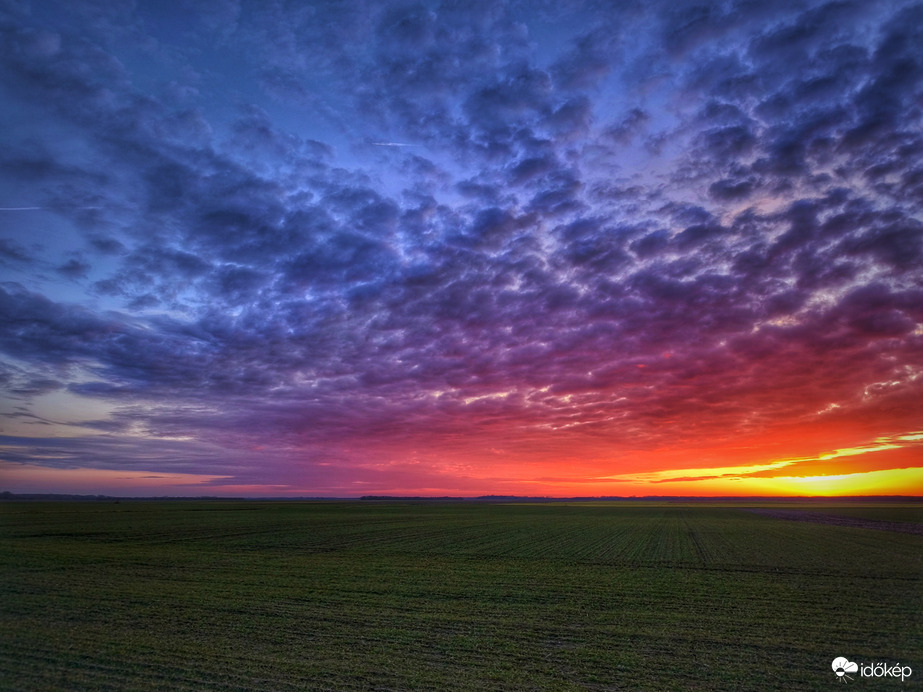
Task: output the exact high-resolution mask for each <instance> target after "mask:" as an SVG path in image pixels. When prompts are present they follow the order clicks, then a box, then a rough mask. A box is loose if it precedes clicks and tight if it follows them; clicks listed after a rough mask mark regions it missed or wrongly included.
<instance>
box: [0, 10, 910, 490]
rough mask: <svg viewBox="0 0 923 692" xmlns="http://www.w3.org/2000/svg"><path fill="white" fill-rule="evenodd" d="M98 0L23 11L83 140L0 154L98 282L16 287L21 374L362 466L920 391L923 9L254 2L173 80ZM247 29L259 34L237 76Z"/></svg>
mask: <svg viewBox="0 0 923 692" xmlns="http://www.w3.org/2000/svg"><path fill="white" fill-rule="evenodd" d="M80 7H81V8H82V9H81V11H79V12H77V15H78V16H81V17H83V20H82V21H84V22H86V23H87V27H83V26H78V27H77V28H71V29H68V27H67V26H63V25H62V26H59V25H58V24H54V23H49V24H48V26H43V24H42V21H40V20H38V19H35V20H27V19H24V18H19V19H17V20H15V21H12V20H11V21H7V22H6V23H5V24H4V25H3V31H4V35H5V38H6V40H5V43H4V48H3V50H2V55H0V59H2V66H0V69H2V74H3V75H4V81H5V82H6V84H7V86H6V87H5V88H4V93H5V94H6V95H7V96H9V97H10V98H12V99H14V102H15V103H16V104H17V105H18V107H20V108H22V109H23V113H28V114H33V115H34V117H35V118H36V119H37V122H40V123H41V125H40V128H39V130H38V131H39V132H41V133H44V132H47V133H49V136H48V137H46V138H45V139H47V140H48V141H47V142H45V141H44V140H42V139H41V138H40V137H39V136H38V135H34V136H33V137H32V138H31V139H30V140H29V141H27V142H24V143H22V142H21V143H17V146H16V147H14V148H12V149H10V151H9V152H8V153H7V154H4V156H3V159H2V161H0V176H2V179H3V180H4V181H5V182H6V183H7V184H10V185H13V184H14V183H15V185H17V186H19V187H17V188H16V189H31V190H33V191H37V192H36V193H35V194H36V195H37V196H38V198H39V199H40V200H41V201H42V203H43V204H44V203H46V202H47V203H48V204H49V206H50V207H51V208H52V209H54V211H55V213H56V214H57V216H58V217H59V218H60V220H61V222H62V223H67V224H73V226H74V227H75V228H76V229H78V230H79V231H80V232H81V233H82V234H83V236H82V240H81V243H80V245H79V247H68V248H66V249H63V248H62V249H58V248H55V250H54V251H53V252H52V251H49V252H48V253H47V257H46V258H44V260H43V261H44V262H45V264H44V265H43V266H45V267H48V268H53V269H55V270H56V271H55V272H50V273H55V274H59V275H61V277H62V278H65V279H68V280H69V284H68V285H71V286H73V285H74V284H86V285H87V286H88V291H89V295H88V297H84V298H83V299H81V298H79V297H75V299H74V301H73V304H72V303H71V302H68V301H65V300H62V299H61V298H60V297H54V298H53V297H52V293H51V292H48V293H47V294H43V292H42V290H41V289H38V288H36V287H35V285H33V284H28V288H24V287H23V285H10V284H6V285H4V287H3V290H2V293H0V325H2V330H0V349H2V350H3V352H4V353H5V354H6V355H7V356H9V357H11V358H15V359H17V362H21V363H22V364H23V367H25V368H31V370H30V372H28V373H25V374H23V375H17V378H18V379H17V380H16V382H17V384H15V386H16V388H17V389H16V391H17V392H19V394H18V395H19V396H22V397H28V396H34V397H38V396H41V395H42V394H43V393H47V392H50V391H56V390H57V389H60V388H66V389H65V391H66V393H67V394H68V395H73V396H79V397H85V398H93V399H98V400H103V401H105V402H108V403H109V404H110V405H112V406H114V407H116V409H117V410H116V412H115V413H113V414H112V417H111V418H110V419H107V420H100V421H86V420H84V421H82V422H83V424H85V425H86V426H87V427H90V428H92V429H93V430H96V431H105V432H107V433H109V434H111V435H118V434H123V433H125V431H136V432H137V431H141V432H143V433H144V434H146V435H150V436H152V437H163V438H166V437H170V436H173V437H189V438H193V439H195V440H198V441H200V442H201V443H202V444H206V443H207V444H215V445H222V444H223V445H232V446H237V447H239V448H242V449H243V448H247V449H250V448H255V447H258V446H261V445H264V446H267V447H270V448H272V449H282V448H285V449H294V448H299V447H306V446H310V445H318V446H319V448H321V447H322V448H323V450H322V451H323V452H324V453H327V454H329V455H330V457H331V458H334V457H335V458H337V459H338V460H339V461H338V463H347V462H345V461H343V459H345V458H346V457H348V456H349V455H348V454H345V453H341V452H340V451H339V448H340V446H342V445H344V444H345V443H344V442H343V441H344V440H351V441H353V442H355V443H357V444H367V445H370V446H371V445H372V442H373V441H377V442H381V443H384V442H388V443H393V444H398V443H407V444H411V443H413V444H417V443H420V444H424V442H423V441H427V442H425V444H429V445H432V446H433V448H439V449H450V448H451V440H455V441H456V442H458V440H466V442H465V443H464V444H466V445H467V444H470V442H468V441H467V440H468V439H469V438H478V436H479V435H480V436H482V437H484V436H486V437H490V436H491V435H497V436H500V435H501V434H502V435H504V436H507V437H509V438H510V439H511V440H512V441H513V444H519V443H521V444H523V445H526V444H534V439H536V438H535V436H541V435H543V434H551V432H549V431H557V432H556V433H555V434H560V435H564V436H567V437H566V439H568V440H579V439H588V440H593V441H599V444H603V443H604V442H605V441H606V440H618V441H619V442H620V443H621V442H623V441H624V443H625V444H626V445H634V446H635V447H638V448H643V447H650V446H655V445H657V444H662V443H663V441H664V440H665V439H666V438H667V437H671V438H673V437H675V438H683V439H692V438H694V437H695V436H696V435H706V434H708V435H717V436H719V437H725V436H727V437H729V436H733V435H741V434H744V433H747V432H752V431H757V430H761V429H765V428H766V427H767V426H771V425H774V424H776V423H777V422H778V421H802V420H806V419H809V418H810V417H811V416H815V415H817V412H818V411H820V410H823V409H824V408H825V407H826V406H828V405H829V404H832V403H836V404H837V405H838V406H840V407H841V408H842V409H843V410H847V409H848V410H850V411H853V412H859V413H861V415H863V416H866V417H867V418H873V419H877V420H886V419H888V418H889V417H890V418H891V419H893V420H894V421H897V422H894V425H898V424H901V422H902V421H905V420H909V419H910V418H912V417H913V415H914V414H915V412H916V410H918V409H915V408H914V407H913V406H910V408H909V410H908V411H907V412H905V413H903V414H894V411H896V410H898V408H899V407H898V404H899V402H902V401H908V400H909V394H908V393H915V392H918V390H919V388H920V384H919V382H920V381H921V380H920V378H919V377H918V376H916V375H915V374H914V373H916V372H918V370H917V369H918V368H919V367H921V364H920V362H919V357H918V356H919V348H920V339H921V337H920V334H919V333H918V332H919V330H920V327H919V324H920V323H921V321H923V315H921V314H920V310H919V308H918V307H917V306H918V305H920V304H923V300H921V297H920V296H918V295H917V294H918V292H919V266H920V264H921V258H923V225H921V223H920V221H919V218H920V202H921V196H920V194H919V190H920V188H921V184H923V183H921V181H923V176H921V174H920V168H919V163H918V162H919V154H920V153H921V137H920V135H919V127H918V125H919V120H920V112H919V98H920V84H921V81H920V61H919V58H918V57H917V56H916V54H915V53H914V47H915V46H916V45H919V43H920V41H918V40H917V39H918V38H920V37H919V36H917V33H915V32H918V29H917V27H919V26H921V25H923V22H917V21H915V20H916V19H917V18H918V17H917V15H918V13H919V8H918V7H913V6H910V5H907V6H906V7H905V6H900V7H898V6H895V7H896V8H897V9H894V10H892V9H891V8H890V6H881V8H879V9H875V8H873V7H871V5H868V4H857V5H852V4H849V3H829V4H823V3H802V4H800V5H797V6H792V7H791V8H786V9H784V10H783V9H779V8H767V7H766V6H765V5H763V4H762V3H759V4H756V3H738V4H735V5H733V6H721V7H719V6H717V5H699V6H689V5H685V4H680V5H676V6H675V7H674V6H671V7H669V8H666V7H662V6H657V7H653V8H651V9H649V10H643V9H640V8H634V9H631V11H629V10H628V9H626V10H624V11H625V12H626V14H625V15H624V16H622V15H619V16H618V17H616V15H614V14H610V12H609V10H608V9H606V8H599V9H598V10H593V9H592V8H587V9H586V12H587V14H586V15H585V17H580V18H579V19H581V21H579V22H576V24H579V28H576V29H573V28H572V29H569V30H567V31H564V30H563V29H562V31H561V32H560V35H555V36H553V38H552V39H551V40H549V39H548V38H547V37H545V36H543V35H540V34H539V30H538V29H537V28H536V24H535V22H536V20H535V17H536V16H545V15H542V14H541V13H537V14H536V15H535V16H533V15H532V14H531V13H529V12H523V13H521V14H517V10H516V9H515V7H508V6H506V5H502V4H500V5H498V4H495V3H490V4H483V5H481V4H470V5H469V4H463V5H456V4H450V3H445V4H440V3H427V4H416V5H404V4H392V3H386V4H385V5H378V4H372V5H369V6H367V7H366V6H364V5H361V4H358V3H345V4H329V3H317V4H316V5H311V4H308V5H304V4H302V5H292V6H287V5H285V4H284V3H276V4H248V3H242V4H241V5H239V6H238V5H237V4H236V3H228V4H227V6H222V7H221V8H217V7H216V9H215V12H210V11H209V12H205V11H204V10H203V14H201V15H200V17H199V19H198V20H197V21H199V22H200V23H202V25H203V26H205V27H206V28H207V35H208V36H209V37H210V38H208V39H207V40H204V39H203V41H204V43H203V46H202V47H201V50H202V54H203V55H210V56H212V57H211V58H209V59H206V58H204V57H200V56H198V54H197V53H196V51H194V50H192V49H191V47H190V46H188V45H182V44H181V45H178V46H170V45H169V40H170V39H169V37H167V36H164V37H158V41H160V42H159V43H158V42H157V41H152V42H151V43H150V44H144V46H145V47H144V49H143V50H144V51H147V53H145V54H146V55H148V56H149V57H151V59H152V60H153V61H154V62H157V61H160V64H162V65H168V66H171V65H172V66H174V67H171V68H170V69H172V70H173V72H174V73H175V74H174V73H171V74H170V77H171V79H173V82H174V87H173V88H171V89H163V88H160V87H158V88H153V87H150V88H148V87H146V86H145V85H146V84H147V83H148V82H149V81H150V79H149V77H150V75H149V74H147V73H146V72H145V71H144V70H143V69H140V68H138V67H137V63H136V62H133V61H132V60H129V59H128V58H126V57H124V56H126V55H128V53H125V48H124V47H119V46H117V45H116V44H117V43H118V40H119V39H118V37H117V36H114V37H112V38H111V40H110V41H111V42H107V41H103V40H102V39H101V38H99V34H98V29H97V28H94V27H98V26H100V24H99V22H101V21H102V18H104V17H106V16H107V14H106V13H105V12H102V11H101V10H99V9H98V8H97V9H96V10H92V11H91V9H92V8H90V6H89V5H84V4H80ZM219 10H220V11H219ZM549 12H550V10H549ZM126 13H127V14H126ZM141 15H143V13H141ZM547 16H548V17H553V18H555V21H558V22H560V23H561V25H562V26H569V25H568V24H567V22H563V21H561V20H562V17H563V18H565V19H566V18H567V13H566V12H563V11H559V12H557V13H553V14H549V15H547ZM584 18H585V20H586V21H583V19H584ZM142 19H143V17H142V18H139V17H133V15H132V14H131V11H130V10H129V9H125V10H124V12H122V13H116V14H115V15H113V16H110V17H109V20H110V23H112V24H113V25H117V26H118V27H120V28H119V32H121V34H120V35H122V36H125V35H128V36H133V35H136V34H135V33H133V32H142V33H143V32H145V31H153V29H150V28H149V27H148V28H145V24H144V21H142ZM570 19H571V22H572V24H573V20H574V17H571V18H570ZM530 22H532V23H533V24H532V25H530ZM620 22H629V23H628V24H625V26H622V25H620ZM631 22H633V23H631ZM553 26H556V25H553ZM84 28H86V31H84ZM633 29H634V30H636V31H635V33H637V34H638V35H637V36H632V33H633ZM530 32H532V33H530ZM552 33H554V32H552ZM176 40H177V41H180V39H176ZM540 41H543V42H545V43H546V44H547V45H543V47H542V48H541V49H539V48H538V47H537V46H536V44H537V42H540ZM228 45H241V46H249V47H252V49H253V50H252V52H246V51H244V52H243V53H242V54H241V55H238V56H235V60H239V61H241V62H240V63H239V64H240V65H245V66H246V67H245V68H244V67H240V68H239V69H240V70H242V72H241V74H242V75H245V77H244V76H242V77H241V81H240V83H239V90H238V92H237V93H235V94H234V95H233V96H227V95H224V96H222V97H219V96H217V95H216V94H223V92H222V91H221V90H220V89H218V87H216V82H217V81H218V80H217V79H216V77H215V74H210V71H213V70H218V69H219V68H218V67H217V66H216V64H209V60H211V59H214V61H215V63H218V62H220V60H219V59H218V58H219V57H220V56H224V58H223V59H229V58H228V57H227V55H226V54H225V53H222V50H226V48H225V47H226V46H228ZM543 51H548V52H547V54H546V53H544V52H543ZM117 54H118V55H121V56H122V58H120V57H117ZM129 57H130V56H129ZM155 58H156V60H154V59H155ZM200 61H201V62H200ZM234 65H238V63H236V62H235V63H234ZM792 65H797V66H798V68H797V69H795V68H793V67H792ZM177 66H178V67H177ZM151 69H153V68H151ZM164 69H166V68H164ZM234 69H235V70H236V69H238V67H235V68H234ZM219 73H220V70H219ZM168 92H169V93H168ZM180 92H182V93H183V94H185V96H183V97H182V98H180V97H179V96H177V94H178V93H180ZM265 92H269V93H270V94H271V95H272V97H273V98H272V99H271V100H265V99H263V94H264V93H265ZM209 93H210V94H212V96H211V97H210V99H209V98H206V97H205V94H209ZM170 94H172V95H170ZM222 98H223V100H222ZM183 99H186V100H185V101H184V100H183ZM255 101H260V102H259V103H257V102H255ZM27 117H31V116H27V115H23V116H22V118H21V120H20V121H18V127H25V126H24V124H23V122H24V121H25V119H26V118H27ZM302 120H303V121H305V122H311V123H313V124H314V125H312V127H315V128H316V130H317V131H297V130H298V125H297V124H298V123H299V122H302ZM317 123H322V125H317ZM343 138H346V139H347V140H349V142H351V147H352V148H349V147H346V148H344V146H343V144H342V142H343V141H344V139H343ZM37 141H42V144H41V145H38V144H36V143H35V142H37ZM75 143H79V146H77V145H76V144H75ZM371 143H378V144H385V143H392V144H413V145H415V147H414V148H405V147H402V146H393V147H391V146H389V147H385V146H372V144H371ZM376 157H377V158H376ZM357 162H359V163H357ZM23 186H26V188H24V187H23ZM28 186H31V187H28ZM37 253H39V251H38V250H35V251H33V250H32V245H31V244H30V243H29V241H28V238H27V237H25V234H23V235H19V236H17V235H9V236H7V237H5V238H4V239H3V241H2V243H0V257H2V258H3V259H4V261H6V262H7V263H9V264H10V266H13V265H14V264H18V265H27V264H28V263H29V262H33V261H36V260H35V256H36V254H37ZM67 253H72V254H67ZM81 253H82V254H81ZM49 258H53V259H49ZM67 258H70V259H67ZM55 295H60V294H55ZM94 301H103V304H104V305H106V306H108V307H107V308H105V309H104V308H101V307H99V306H98V303H97V302H94ZM55 368H58V369H60V373H56V374H54V375H52V374H50V373H51V371H52V370H54V369H55ZM42 382H45V383H47V384H48V387H47V388H44V389H43V386H42V385H41V383H42ZM52 382H53V383H59V384H55V386H54V387H52V386H51V384H50V383H52ZM29 383H32V384H29ZM36 383H37V384H36ZM888 383H898V384H894V385H890V384H888ZM885 385H887V386H885ZM876 406H877V407H878V408H876ZM581 436H585V438H584V437H581ZM485 439H486V438H485ZM447 440H448V441H447ZM71 443H72V444H73V449H74V450H75V451H74V454H75V455H77V456H79V458H80V460H81V461H80V463H84V462H85V461H86V460H87V459H88V458H89V457H88V456H87V455H88V454H89V453H90V451H93V452H95V453H99V454H101V455H103V456H106V455H110V456H111V454H113V453H114V452H113V451H108V452H107V451H105V450H107V449H108V450H115V449H117V446H116V445H115V443H112V446H107V445H109V444H110V443H108V442H107V443H105V444H102V443H101V446H100V447H99V448H93V449H92V450H90V448H89V447H87V448H86V449H84V447H83V446H82V445H83V444H84V443H78V442H74V441H73V440H72V441H71ZM11 444H12V443H11ZM17 444H19V443H17ZM29 444H32V443H28V444H27V443H25V442H23V443H22V444H19V449H20V451H19V452H17V454H21V455H22V456H16V458H15V460H18V461H23V460H27V459H28V458H29V457H28V453H27V451H24V450H27V449H28V446H29ZM35 444H36V449H38V446H39V445H38V443H35ZM86 444H87V445H89V443H86ZM459 444H461V443H459ZM55 445H58V446H61V445H64V446H66V445H65V443H64V442H60V443H55ZM440 445H444V447H440ZM14 446H15V445H14ZM203 449H204V448H203ZM171 453H172V452H171ZM320 453H321V452H320V451H318V454H320ZM203 454H205V453H204V452H203ZM38 456H40V455H39V453H38V452H35V458H37V457H38ZM11 458H12V457H11ZM75 458H76V457H75ZM197 458H198V457H197ZM74 463H77V462H76V461H75V462H74ZM87 463H89V462H87ZM273 463H279V464H282V463H283V462H281V461H278V462H273ZM193 466H194V465H193ZM199 468H202V467H199ZM187 470H188V469H187ZM267 472H268V471H267ZM239 474H240V477H241V478H243V477H244V476H246V477H247V478H251V477H256V476H258V475H259V474H258V473H257V472H256V471H253V470H252V469H251V470H249V471H240V472H239Z"/></svg>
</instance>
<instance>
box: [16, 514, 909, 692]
mask: <svg viewBox="0 0 923 692" xmlns="http://www.w3.org/2000/svg"><path fill="white" fill-rule="evenodd" d="M799 507H801V508H804V509H811V510H815V509H816V508H814V507H811V506H807V507H805V506H804V505H799ZM836 510H837V508H836V507H831V506H824V510H823V511H825V512H831V513H835V512H836ZM921 512H923V507H921V505H909V504H905V505H896V506H893V507H889V506H878V505H876V506H870V507H867V508H863V507H861V506H857V505H855V504H852V505H850V506H849V507H844V508H843V513H844V516H845V515H846V514H849V515H850V516H854V517H855V516H864V517H867V518H870V519H879V520H891V521H901V522H912V521H920V519H921ZM921 548H923V537H921V536H919V535H911V534H902V533H895V532H891V531H880V530H872V529H864V528H851V527H843V526H830V525H821V524H812V523H806V522H797V521H786V520H781V519H777V518H772V517H768V516H761V515H757V514H752V513H750V512H748V511H746V509H744V508H740V507H735V506H729V505H728V506H722V505H720V504H716V505H710V506H699V505H695V504H688V505H682V504H670V503H660V504H656V503H647V504H645V503H628V502H626V503H597V504H592V505H590V504H563V503H558V504H555V503H550V504H510V505H502V504H488V503H483V504H480V503H442V504H439V503H416V504H414V503H403V504H401V503H377V502H352V503H349V502H338V503H334V502H304V503H294V502H292V503H289V502H275V503H272V502H161V503H158V502H121V503H118V504H116V503H101V502H100V503H90V502H87V503H25V502H23V503H17V502H8V503H3V504H2V505H0V689H3V690H119V691H124V690H171V691H173V690H320V689H329V690H353V689H361V690H411V689H429V690H460V689H509V690H513V689H516V690H519V689H536V690H539V689H542V690H544V689H550V690H567V689H575V690H577V689H599V690H622V689H625V690H673V689H675V690H695V689H700V690H722V689H723V690H767V689H769V690H772V689H778V690H811V689H817V690H829V689H832V688H834V689H835V687H834V686H835V685H836V684H837V678H836V676H835V675H834V674H833V672H832V670H831V668H830V662H831V661H832V660H833V658H834V657H836V656H846V657H847V658H849V659H850V660H851V661H860V662H862V661H868V662H872V661H888V662H890V663H901V664H903V665H909V666H911V667H912V668H913V671H914V673H913V675H912V676H911V678H910V679H908V680H906V681H905V682H904V683H903V685H902V684H901V682H900V681H899V680H897V681H895V680H893V679H888V680H873V679H856V680H855V681H854V684H855V685H856V687H855V689H895V690H897V689H907V688H918V687H921V686H923V685H921V682H923V589H921V585H923V550H921Z"/></svg>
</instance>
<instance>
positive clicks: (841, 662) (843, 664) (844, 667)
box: [832, 656, 859, 682]
mask: <svg viewBox="0 0 923 692" xmlns="http://www.w3.org/2000/svg"><path fill="white" fill-rule="evenodd" d="M832 667H833V672H834V673H836V676H837V678H839V682H846V681H847V680H852V678H851V677H849V676H848V675H847V674H846V673H856V672H858V671H859V664H857V663H853V662H852V661H849V660H847V659H845V658H843V657H842V656H837V657H836V658H835V659H833V665H832Z"/></svg>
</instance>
